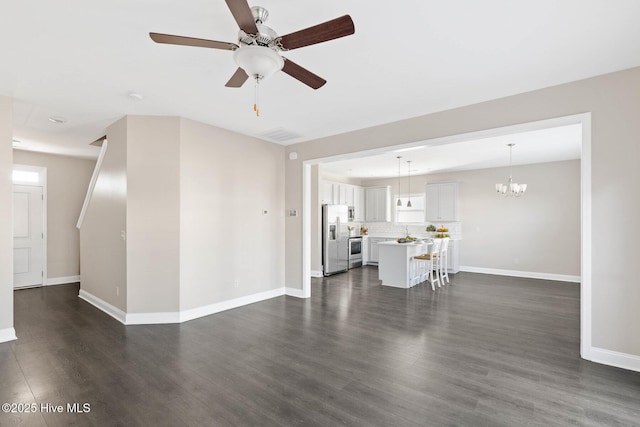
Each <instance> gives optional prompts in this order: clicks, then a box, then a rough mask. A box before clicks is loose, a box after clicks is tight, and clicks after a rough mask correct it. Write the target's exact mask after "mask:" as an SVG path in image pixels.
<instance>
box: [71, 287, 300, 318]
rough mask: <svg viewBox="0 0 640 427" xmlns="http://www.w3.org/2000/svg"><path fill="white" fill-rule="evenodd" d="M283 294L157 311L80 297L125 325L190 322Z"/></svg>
mask: <svg viewBox="0 0 640 427" xmlns="http://www.w3.org/2000/svg"><path fill="white" fill-rule="evenodd" d="M291 291H292V294H293V291H296V290H295V289H294V290H291ZM298 292H299V291H298ZM283 295H285V288H284V287H282V288H276V289H272V290H270V291H265V292H259V293H257V294H252V295H246V296H244V297H240V298H234V299H232V300H228V301H222V302H219V303H215V304H210V305H206V306H203V307H196V308H192V309H189V310H184V311H172V312H171V311H170V312H157V313H125V312H124V311H122V310H120V309H119V308H117V307H114V306H113V305H111V304H109V303H108V302H106V301H104V300H102V299H100V298H98V297H96V296H95V295H92V294H90V293H89V292H87V291H85V290H83V289H80V293H79V294H78V297H79V298H81V299H83V300H85V301H87V302H88V303H89V304H91V305H93V306H95V307H96V308H98V309H100V310H102V311H104V312H105V313H107V314H108V315H109V316H111V317H113V318H114V319H116V320H117V321H119V322H120V323H123V324H125V325H159V324H166V323H182V322H188V321H189V320H193V319H197V318H199V317H204V316H209V315H211V314H215V313H220V312H221V311H226V310H231V309H233V308H238V307H242V306H245V305H249V304H253V303H256V302H260V301H265V300H268V299H271V298H276V297H280V296H283ZM293 296H297V295H293Z"/></svg>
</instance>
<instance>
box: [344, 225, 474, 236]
mask: <svg viewBox="0 0 640 427" xmlns="http://www.w3.org/2000/svg"><path fill="white" fill-rule="evenodd" d="M349 225H353V226H354V227H355V230H354V231H355V233H356V234H360V226H362V225H365V226H366V227H367V228H368V229H369V236H373V237H402V236H405V235H406V230H407V228H408V229H409V234H410V235H411V236H414V237H429V236H431V234H432V233H427V231H426V230H425V229H426V228H427V224H425V225H408V226H407V225H395V224H393V223H390V222H371V223H366V222H365V223H359V222H353V223H349ZM433 225H435V226H436V228H440V227H446V228H448V229H449V231H448V232H447V234H449V236H451V238H452V239H455V240H460V239H462V223H460V222H442V223H440V222H438V223H434V224H433Z"/></svg>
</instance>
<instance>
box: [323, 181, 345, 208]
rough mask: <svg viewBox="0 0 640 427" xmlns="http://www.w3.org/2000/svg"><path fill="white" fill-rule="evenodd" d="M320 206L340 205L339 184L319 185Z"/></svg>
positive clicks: (326, 182)
mask: <svg viewBox="0 0 640 427" xmlns="http://www.w3.org/2000/svg"><path fill="white" fill-rule="evenodd" d="M320 189H321V191H322V193H321V201H322V204H327V205H339V204H340V184H336V183H333V182H330V181H322V184H321V185H320Z"/></svg>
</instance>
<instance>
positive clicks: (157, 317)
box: [124, 311, 180, 325]
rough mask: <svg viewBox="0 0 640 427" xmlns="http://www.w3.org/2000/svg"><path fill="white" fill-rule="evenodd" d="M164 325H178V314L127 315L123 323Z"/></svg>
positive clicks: (177, 312) (173, 312) (169, 312)
mask: <svg viewBox="0 0 640 427" xmlns="http://www.w3.org/2000/svg"><path fill="white" fill-rule="evenodd" d="M166 323H180V312H179V311H165V312H155V313H127V314H126V316H125V322H124V324H125V325H163V324H166Z"/></svg>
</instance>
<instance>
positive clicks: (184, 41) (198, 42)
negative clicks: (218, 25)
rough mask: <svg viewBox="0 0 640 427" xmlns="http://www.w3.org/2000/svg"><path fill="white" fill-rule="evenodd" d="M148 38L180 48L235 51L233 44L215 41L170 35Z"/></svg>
mask: <svg viewBox="0 0 640 427" xmlns="http://www.w3.org/2000/svg"><path fill="white" fill-rule="evenodd" d="M149 37H151V40H153V41H154V42H156V43H164V44H177V45H181V46H196V47H209V48H211V49H224V50H236V49H237V48H238V47H239V46H238V45H237V44H235V43H228V42H219V41H216V40H207V39H197V38H194V37H185V36H174V35H171V34H160V33H149Z"/></svg>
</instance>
